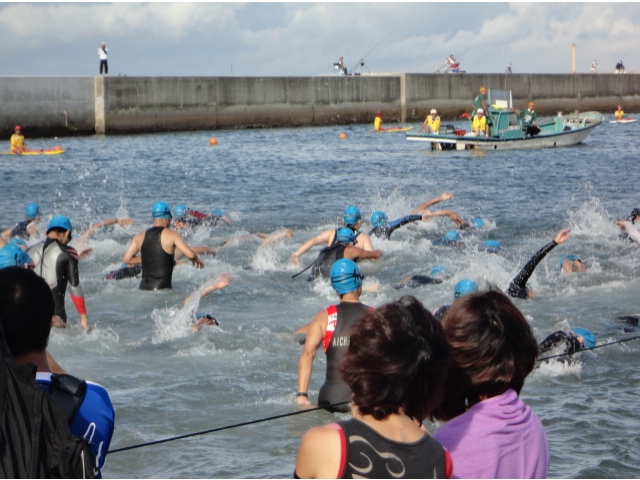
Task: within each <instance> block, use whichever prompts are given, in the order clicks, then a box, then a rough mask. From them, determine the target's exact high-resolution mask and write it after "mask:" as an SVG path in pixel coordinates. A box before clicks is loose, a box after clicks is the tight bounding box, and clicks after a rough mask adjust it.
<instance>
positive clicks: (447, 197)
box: [440, 192, 453, 202]
mask: <svg viewBox="0 0 640 480" xmlns="http://www.w3.org/2000/svg"><path fill="white" fill-rule="evenodd" d="M452 198H453V194H452V193H449V192H444V193H443V194H442V195H440V199H441V200H442V201H443V202H444V201H445V200H451V199H452Z"/></svg>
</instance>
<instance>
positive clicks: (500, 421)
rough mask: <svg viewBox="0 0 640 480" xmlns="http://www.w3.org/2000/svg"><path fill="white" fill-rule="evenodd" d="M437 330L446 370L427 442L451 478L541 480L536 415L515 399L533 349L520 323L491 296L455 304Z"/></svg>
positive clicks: (543, 461) (543, 451) (544, 453)
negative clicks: (436, 445) (432, 442)
mask: <svg viewBox="0 0 640 480" xmlns="http://www.w3.org/2000/svg"><path fill="white" fill-rule="evenodd" d="M442 326H443V328H444V331H445V334H446V336H447V340H448V341H449V345H450V346H451V366H450V368H449V374H448V377H447V380H446V383H445V395H444V399H443V401H442V403H441V404H440V406H439V407H438V408H437V409H436V411H435V413H434V414H433V415H432V417H433V418H435V419H438V420H444V421H446V422H447V423H445V424H444V425H442V426H441V427H440V428H439V429H438V430H437V431H436V433H435V435H434V437H435V439H436V440H438V441H440V442H441V443H442V445H444V446H445V448H447V449H448V450H449V451H450V452H451V457H452V459H453V463H454V464H455V474H456V477H458V478H546V475H547V471H548V469H549V462H550V454H549V444H548V442H547V437H546V434H545V431H544V428H543V426H542V423H541V422H540V420H539V419H538V417H537V416H536V414H535V413H534V412H533V411H532V410H531V408H530V407H528V406H527V405H526V404H525V403H524V402H522V400H521V399H520V397H519V394H520V391H521V390H522V387H523V386H524V382H525V379H526V377H527V375H528V374H529V373H530V372H531V370H533V367H534V365H535V361H536V357H537V354H538V344H537V342H536V339H535V337H534V335H533V331H532V330H531V327H530V326H529V324H528V323H527V321H526V320H525V318H524V316H523V315H522V313H520V311H519V310H518V309H517V308H516V306H515V305H514V304H513V303H512V302H511V300H510V299H509V298H508V297H507V296H506V295H504V294H503V293H501V292H499V291H497V290H489V291H484V292H476V293H470V294H468V295H464V296H462V297H460V298H459V299H457V300H456V301H455V302H454V303H453V305H451V308H450V309H449V311H448V312H447V313H446V315H445V317H444V319H443V321H442Z"/></svg>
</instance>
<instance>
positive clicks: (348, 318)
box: [318, 302, 371, 412]
mask: <svg viewBox="0 0 640 480" xmlns="http://www.w3.org/2000/svg"><path fill="white" fill-rule="evenodd" d="M369 311H371V307H368V306H366V305H363V304H362V303H360V302H357V303H353V302H342V303H340V304H338V305H334V306H331V307H329V308H327V314H328V315H329V325H328V328H327V333H328V334H329V335H326V336H325V345H326V347H325V353H326V354H327V374H326V377H325V381H324V384H323V385H322V387H321V388H320V393H319V394H318V406H319V407H324V406H326V405H331V404H334V403H339V402H348V401H349V400H351V389H350V388H349V386H348V385H347V384H346V383H345V382H344V380H342V376H341V375H340V372H339V371H338V365H339V364H340V361H341V360H342V357H344V354H345V353H346V351H347V348H348V347H349V339H350V338H351V328H352V327H353V325H354V324H355V323H356V321H358V320H359V319H360V318H361V317H362V316H364V315H365V314H366V313H367V312H369ZM334 326H335V330H333V335H331V333H330V331H331V330H332V329H333V327H334ZM327 410H329V411H330V412H348V411H350V410H351V407H350V406H349V404H344V405H340V406H338V407H333V408H327Z"/></svg>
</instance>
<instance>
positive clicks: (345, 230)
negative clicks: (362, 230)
mask: <svg viewBox="0 0 640 480" xmlns="http://www.w3.org/2000/svg"><path fill="white" fill-rule="evenodd" d="M355 241H356V234H355V233H354V231H353V230H351V229H350V228H349V227H342V228H341V229H340V230H338V233H337V234H336V242H339V243H355Z"/></svg>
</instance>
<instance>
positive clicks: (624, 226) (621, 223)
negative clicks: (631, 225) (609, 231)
mask: <svg viewBox="0 0 640 480" xmlns="http://www.w3.org/2000/svg"><path fill="white" fill-rule="evenodd" d="M625 222H626V221H625V220H618V221H617V222H616V225H617V226H619V227H620V229H621V230H626V229H627V225H626V223H625Z"/></svg>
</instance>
